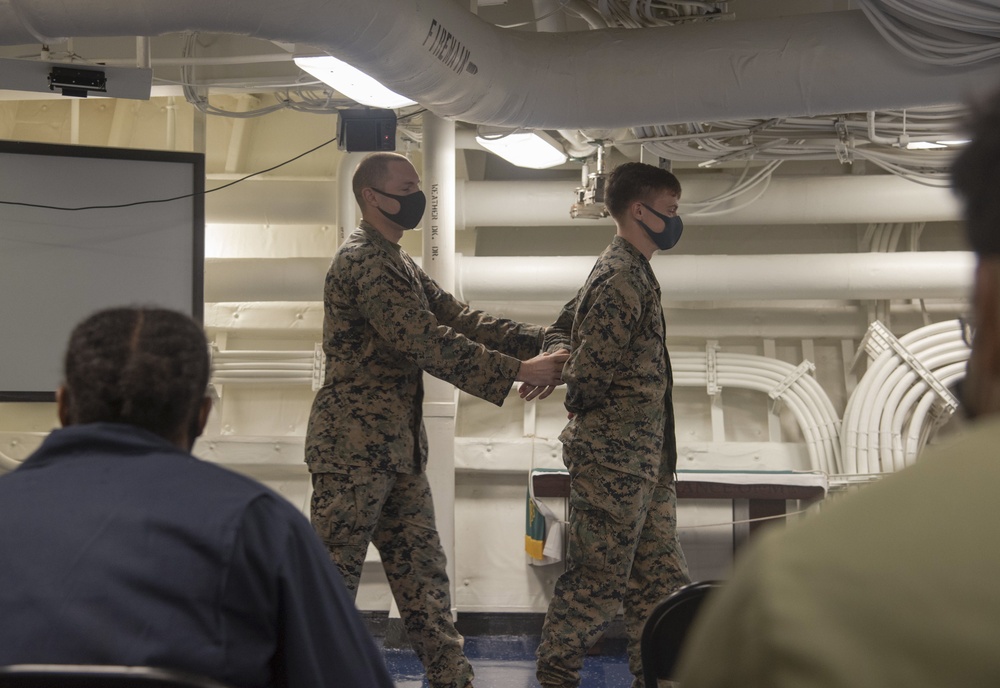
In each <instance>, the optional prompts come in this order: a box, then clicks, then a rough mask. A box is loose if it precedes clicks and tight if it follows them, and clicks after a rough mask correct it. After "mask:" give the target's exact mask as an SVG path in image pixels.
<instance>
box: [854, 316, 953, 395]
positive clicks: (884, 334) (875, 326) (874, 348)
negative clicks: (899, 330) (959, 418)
mask: <svg viewBox="0 0 1000 688" xmlns="http://www.w3.org/2000/svg"><path fill="white" fill-rule="evenodd" d="M864 348H865V349H866V350H867V351H868V353H869V355H871V356H872V357H873V358H877V357H878V356H879V355H881V354H882V353H883V352H884V351H888V350H889V349H892V350H893V351H895V352H896V355H897V356H899V357H900V358H901V359H902V360H903V361H905V362H906V364H907V365H909V366H910V368H912V369H913V372H915V373H916V374H917V375H918V376H919V377H920V379H921V380H923V381H924V382H925V383H926V384H927V386H928V387H930V388H931V389H933V390H934V391H935V392H936V393H937V395H938V396H939V397H941V401H943V402H944V408H945V410H946V413H948V414H949V415H950V414H952V413H954V412H955V411H957V410H958V400H957V399H956V398H955V395H953V394H952V393H951V392H949V391H948V388H947V387H946V386H945V385H944V384H943V383H942V382H941V381H940V380H939V379H938V378H937V377H936V376H935V375H934V373H932V372H931V371H930V370H928V369H927V366H925V365H924V364H923V363H921V362H920V360H919V359H918V358H917V357H916V356H914V355H913V354H911V353H910V351H909V349H907V348H906V347H905V346H903V344H902V343H901V342H900V341H899V340H898V339H896V336H895V335H894V334H893V333H892V332H890V331H889V328H887V327H886V326H885V325H883V324H882V323H881V322H879V321H878V320H876V321H875V322H873V323H872V324H871V326H870V327H869V328H868V333H867V334H866V335H865V342H864Z"/></svg>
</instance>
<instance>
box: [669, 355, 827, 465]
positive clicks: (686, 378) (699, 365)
mask: <svg viewBox="0 0 1000 688" xmlns="http://www.w3.org/2000/svg"><path fill="white" fill-rule="evenodd" d="M670 359H671V364H672V366H673V370H674V384H675V385H676V386H678V387H705V386H706V385H707V384H708V373H707V362H706V360H705V354H704V353H696V352H690V351H680V352H674V353H672V354H671V356H670ZM716 372H717V379H716V382H717V383H718V384H719V385H721V386H722V387H723V388H725V387H727V386H728V387H737V388H740V389H751V390H756V391H759V392H764V393H765V394H769V393H771V392H772V391H774V390H775V389H776V388H777V387H778V386H779V385H781V384H783V383H785V382H786V381H787V380H788V379H789V378H790V376H796V375H797V369H796V366H794V365H792V364H790V363H785V362H783V361H779V360H777V359H772V358H767V357H764V356H753V355H748V354H731V353H725V352H718V353H717V354H716ZM779 399H780V400H781V401H782V402H783V403H784V404H785V405H786V406H787V407H788V409H789V411H791V413H792V415H793V416H794V418H795V419H796V421H797V423H798V425H799V427H800V428H801V430H802V435H803V438H804V439H805V442H806V447H807V451H808V452H809V459H810V465H811V467H812V468H813V469H815V470H822V471H826V472H827V473H832V472H834V471H835V468H836V466H837V465H838V464H839V458H840V457H839V454H840V450H839V446H838V445H839V442H840V438H839V425H840V421H839V420H838V418H837V415H836V411H835V410H834V408H833V404H832V403H831V402H830V399H829V397H828V396H827V394H826V392H825V391H824V390H823V388H822V387H821V386H820V385H819V383H818V382H817V381H816V380H815V378H813V377H812V376H811V375H808V374H806V375H798V376H797V377H796V379H795V380H794V381H793V382H792V383H791V384H790V385H788V387H787V389H785V390H784V391H783V392H782V393H781V394H780V395H779Z"/></svg>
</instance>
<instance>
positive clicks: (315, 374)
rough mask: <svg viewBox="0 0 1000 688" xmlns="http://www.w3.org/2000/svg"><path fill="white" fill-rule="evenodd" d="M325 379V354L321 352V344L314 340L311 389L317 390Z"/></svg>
mask: <svg viewBox="0 0 1000 688" xmlns="http://www.w3.org/2000/svg"><path fill="white" fill-rule="evenodd" d="M324 380H326V354H324V353H323V344H322V343H320V342H316V346H314V347H313V367H312V391H314V392H318V391H319V388H320V387H322V386H323V381H324Z"/></svg>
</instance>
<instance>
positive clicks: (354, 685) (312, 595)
mask: <svg viewBox="0 0 1000 688" xmlns="http://www.w3.org/2000/svg"><path fill="white" fill-rule="evenodd" d="M279 499H280V498H277V497H270V496H265V497H262V498H259V499H257V500H256V501H255V502H254V504H253V505H252V506H251V507H250V508H248V509H247V512H246V514H245V516H244V521H243V524H242V528H241V532H240V537H239V538H238V541H237V553H236V556H235V557H234V572H233V574H232V577H233V578H234V579H235V581H233V584H232V585H231V597H233V598H234V599H233V602H234V603H235V604H238V605H240V607H239V608H240V609H241V610H242V612H243V613H244V614H249V613H251V612H250V611H248V610H252V609H253V608H254V605H258V606H264V605H265V603H266V602H269V603H270V607H271V610H270V613H271V617H272V620H273V626H272V633H273V636H272V638H273V643H272V644H273V647H272V652H270V653H268V652H266V650H265V648H262V647H260V646H258V647H256V648H255V647H253V646H252V644H251V645H250V646H249V647H248V646H247V644H245V643H242V642H238V643H237V642H234V648H233V650H232V652H234V653H235V652H247V653H250V652H254V651H257V652H259V653H260V654H259V655H258V656H262V657H265V658H266V657H270V667H271V675H272V677H273V682H271V685H274V686H280V687H282V688H312V687H315V688H320V687H321V686H338V687H342V688H370V687H375V688H392V687H393V682H392V677H391V676H390V675H389V671H388V669H386V667H385V663H384V662H383V660H382V656H381V653H380V652H379V649H378V647H377V646H376V645H375V642H374V640H373V639H372V637H371V635H370V634H369V633H368V630H367V629H366V628H365V626H364V623H363V621H362V620H361V617H360V615H359V614H358V612H357V608H356V607H355V605H354V601H353V600H352V599H351V597H350V596H349V595H348V593H347V589H346V587H345V586H344V582H343V580H342V579H341V577H340V573H339V572H338V571H337V570H336V568H334V566H333V564H332V563H331V562H330V559H329V556H328V555H327V553H326V551H325V550H324V549H323V546H322V544H321V543H320V541H319V539H318V538H317V536H316V533H315V532H314V531H313V529H312V527H311V526H310V525H309V523H308V521H306V519H305V517H303V516H302V515H301V514H299V513H298V512H297V511H295V510H294V508H293V507H291V506H290V505H287V504H284V503H279V501H278V500H279ZM254 572H256V575H255V574H254ZM247 574H249V575H247Z"/></svg>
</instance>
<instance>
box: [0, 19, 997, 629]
mask: <svg viewBox="0 0 1000 688" xmlns="http://www.w3.org/2000/svg"><path fill="white" fill-rule="evenodd" d="M240 5H241V7H240V16H235V15H234V13H233V9H232V7H231V3H222V2H218V0H183V1H179V2H172V3H156V2H152V0H115V2H113V3H111V2H108V1H107V0H81V1H79V2H75V3H69V4H67V3H63V2H57V1H56V0H0V140H6V141H29V142H39V143H55V144H71V145H76V144H79V145H85V146H99V147H105V146H106V147H114V148H134V149H153V150H176V151H194V152H203V153H204V155H205V169H206V176H207V179H206V188H207V189H208V190H209V193H208V194H207V195H206V197H205V222H206V226H205V274H204V290H205V310H204V319H205V326H206V329H207V332H208V334H209V338H210V340H211V342H212V346H213V355H214V369H215V372H214V377H213V390H214V394H215V395H216V397H217V399H216V406H215V410H214V411H213V414H212V416H211V419H210V422H209V428H208V430H207V432H206V434H205V436H203V437H202V438H201V439H200V440H199V442H198V445H197V446H196V453H197V454H199V455H200V456H202V457H204V458H207V459H209V460H212V461H217V462H220V463H222V464H224V465H227V466H230V467H232V468H234V469H236V470H239V471H242V472H245V473H247V474H249V475H252V476H254V477H257V478H258V479H260V480H263V481H265V482H266V483H268V484H269V485H271V486H272V487H274V488H275V489H277V490H278V491H280V492H281V493H282V494H284V495H286V496H287V497H288V498H289V499H290V500H292V501H293V502H294V503H295V504H297V505H299V506H300V507H302V508H303V509H304V510H307V507H308V497H309V491H310V483H309V480H308V474H307V471H306V468H305V465H304V463H303V451H304V450H303V446H304V436H305V431H306V422H307V419H308V415H309V408H310V404H311V402H312V399H313V395H314V393H315V381H316V379H317V378H318V376H319V374H320V372H319V370H318V369H319V367H320V362H319V361H320V359H321V356H319V355H317V345H318V342H320V340H321V329H322V319H323V306H322V294H323V281H324V275H325V272H326V269H327V267H328V266H329V262H330V258H331V256H332V255H333V253H334V252H335V251H336V249H337V246H338V245H339V243H340V242H341V241H342V239H343V237H344V234H345V232H350V231H351V230H352V229H353V226H354V225H355V223H356V221H357V219H358V217H357V214H356V206H355V203H354V200H353V197H352V196H351V194H350V186H349V182H350V179H349V177H350V174H351V171H352V169H353V165H354V164H356V163H357V161H358V160H359V159H360V158H361V157H362V155H363V153H359V152H356V151H355V152H346V151H344V150H340V149H339V147H338V145H337V141H336V139H337V137H338V123H339V121H340V117H338V113H339V112H340V111H341V110H343V109H349V108H350V109H356V108H359V107H361V106H360V105H359V104H358V103H357V102H356V101H354V100H352V99H351V98H349V97H347V96H345V95H344V94H342V93H340V92H338V91H336V90H334V89H333V88H332V87H331V86H328V85H327V84H325V83H324V82H322V81H319V80H318V79H317V78H316V77H314V76H311V75H310V74H308V73H306V72H304V71H303V70H302V69H300V68H299V67H298V66H297V64H296V63H295V62H294V61H293V58H294V57H296V56H301V55H318V54H330V55H333V56H335V57H340V58H342V59H344V60H345V61H348V62H350V63H351V64H353V65H354V66H355V67H357V68H359V69H361V70H362V71H364V72H366V73H368V74H369V75H371V76H373V77H375V78H376V79H378V80H379V81H381V82H382V83H383V84H384V85H386V86H388V87H389V88H391V89H392V90H393V91H395V92H397V93H398V94H401V95H402V96H405V97H406V98H408V99H410V102H414V104H412V105H403V106H400V107H397V108H394V113H395V117H396V123H395V126H396V129H395V143H396V150H397V151H398V152H401V153H404V154H406V155H409V156H411V158H412V159H413V161H414V163H415V165H416V167H417V169H418V170H422V176H423V184H424V188H425V189H426V190H427V191H428V196H429V197H430V199H431V208H430V209H429V211H428V217H426V218H425V221H424V224H423V226H422V227H423V229H422V231H416V232H408V233H407V234H406V235H405V236H404V238H403V241H402V245H403V248H404V249H405V250H406V251H407V252H408V253H410V254H411V255H413V256H415V257H418V259H420V260H422V264H423V265H424V267H425V269H428V271H429V272H431V274H432V275H433V276H434V277H435V278H436V279H438V280H439V281H441V282H442V283H443V284H445V285H447V286H449V287H451V288H452V291H453V292H454V293H455V294H456V295H458V296H459V297H460V298H462V299H463V300H465V301H467V302H469V303H470V304H471V305H472V306H474V307H477V308H482V309H485V310H487V311H490V312H492V313H495V314H500V315H505V316H508V317H514V318H518V319H522V320H527V321H530V322H534V323H538V324H548V323H549V322H551V321H552V320H553V319H554V317H555V316H556V314H557V313H558V310H559V307H560V306H561V305H562V304H563V303H564V302H565V301H567V300H568V299H569V298H571V297H572V296H573V295H574V293H575V292H576V290H577V289H578V288H579V287H580V286H581V285H582V284H583V282H584V280H585V278H586V276H587V274H588V271H589V269H590V266H591V265H592V264H593V261H594V259H595V258H596V256H597V255H598V254H599V253H600V252H601V251H602V250H603V248H604V247H605V246H606V245H607V244H608V242H609V240H610V237H611V236H612V234H613V233H614V225H613V223H612V222H611V220H610V218H608V217H607V216H606V215H605V214H604V213H602V209H603V204H602V203H600V193H601V184H602V182H603V179H604V176H605V175H606V173H607V172H608V171H610V170H611V169H612V168H613V167H614V166H615V165H617V164H619V163H621V162H624V161H638V160H641V161H644V162H650V163H652V164H657V165H663V166H669V167H670V169H672V171H673V172H674V173H675V174H676V175H677V176H678V178H679V179H680V181H681V184H682V185H683V194H682V198H681V206H680V214H681V216H682V217H683V220H684V225H685V230H684V235H683V238H682V239H681V241H680V243H679V244H678V245H677V247H676V248H674V249H672V250H671V251H669V252H666V253H661V254H658V255H656V256H655V257H654V258H653V260H652V265H653V268H654V272H655V273H656V276H657V278H658V280H659V282H660V285H661V287H662V291H663V299H664V310H665V316H666V322H667V344H668V347H669V350H670V354H671V360H672V361H673V365H674V369H675V371H676V379H675V385H676V389H675V395H674V403H675V406H676V416H677V430H678V445H679V456H680V459H679V466H678V468H679V469H680V471H681V473H680V476H681V480H684V476H685V475H686V474H688V473H687V472H691V473H690V474H688V475H697V474H700V473H699V472H701V473H705V472H713V471H715V472H721V474H723V475H726V476H744V479H745V476H747V475H750V476H753V474H755V473H756V474H759V473H760V472H762V471H770V472H772V473H770V474H769V475H771V476H772V477H773V476H775V475H777V476H786V477H789V478H797V477H800V476H810V477H811V479H815V480H817V481H818V482H819V483H820V484H822V485H823V486H824V488H826V489H827V490H828V491H829V493H828V494H829V496H828V498H831V499H832V498H836V497H837V495H838V494H842V493H845V492H849V491H850V490H853V489H863V485H864V484H865V483H868V482H871V481H874V480H878V479H879V478H880V477H881V476H884V475H885V474H887V473H891V472H894V471H897V470H900V469H903V468H904V467H905V466H907V465H910V464H911V463H913V462H914V461H916V460H918V456H919V454H920V451H921V450H922V449H923V448H924V447H925V446H926V445H927V444H928V443H932V442H936V441H940V439H941V438H942V437H943V436H944V435H945V434H947V433H949V432H957V431H960V425H961V420H960V418H959V416H960V414H958V413H956V410H957V408H958V403H957V401H956V398H955V395H954V388H955V385H956V383H958V382H959V381H960V380H961V378H962V377H963V375H964V364H965V360H966V359H967V357H968V347H967V345H966V344H965V342H964V340H963V335H962V329H961V326H960V324H959V318H960V317H961V316H962V315H963V314H964V313H965V311H966V309H967V307H968V300H967V293H968V290H969V287H970V284H971V277H972V267H973V257H972V255H971V253H970V252H969V251H968V248H967V246H966V244H965V242H964V237H963V232H962V226H961V222H960V210H959V205H958V202H957V200H956V199H955V198H954V197H953V195H952V192H951V190H950V188H949V177H948V170H949V165H950V161H951V160H952V159H953V156H954V155H955V153H956V151H957V150H960V148H961V146H962V144H963V140H962V139H963V120H964V116H965V113H966V110H967V103H968V102H969V99H970V98H972V97H974V96H975V95H976V94H977V93H978V92H981V90H982V89H984V88H985V87H988V86H991V85H993V84H994V83H996V82H997V77H1000V68H998V67H1000V41H998V36H1000V8H997V7H995V6H993V7H988V6H987V5H988V3H982V2H976V1H974V0H728V1H724V2H723V1H714V0H701V1H694V0H683V1H681V0H677V1H674V0H639V1H636V0H631V1H627V0H507V1H498V0H480V1H479V2H478V3H477V2H475V0H473V1H472V3H471V5H470V4H468V3H466V4H459V3H456V2H453V1H452V0H395V1H394V2H387V1H386V0H340V1H338V2H337V3H326V2H322V1H321V0H305V1H303V2H298V3H295V4H294V8H293V7H291V6H289V7H288V8H286V7H284V6H283V5H282V3H274V2H270V1H265V0H253V1H249V0H248V1H246V2H241V3H240ZM289 5H291V4H289ZM137 37H139V38H137ZM42 61H49V62H53V63H69V62H72V63H75V64H77V65H79V66H89V67H94V66H105V67H107V68H109V69H110V68H114V69H124V70H133V69H150V70H151V72H152V77H151V78H152V80H151V91H150V93H149V96H148V97H143V98H135V97H117V98H114V97H93V96H94V95H95V94H91V96H92V97H87V98H74V97H64V96H62V95H60V94H58V93H56V92H50V91H48V90H47V88H39V89H33V90H18V89H14V88H12V87H11V85H10V83H11V82H10V81H8V79H11V78H13V76H14V72H15V71H17V69H19V67H20V66H23V65H25V64H26V63H31V65H37V63H38V62H42ZM5 73H6V74H5ZM46 86H47V85H46ZM533 132H537V133H540V134H542V135H543V136H542V138H545V139H547V140H549V141H550V142H553V143H554V144H555V147H556V148H557V150H558V152H559V154H560V155H561V158H560V160H562V162H559V163H557V164H555V165H554V166H552V167H548V168H546V169H531V168H526V167H522V166H518V165H515V164H513V163H511V162H508V161H507V160H505V159H503V158H501V157H500V156H499V155H497V154H495V153H493V152H490V151H488V150H486V148H484V142H486V143H489V142H491V141H496V140H501V139H504V138H507V137H510V136H514V135H515V134H522V133H525V134H527V133H533ZM304 153H305V154H304ZM302 154H304V155H302ZM283 163H286V164H283ZM0 172H2V171H0ZM257 173H259V174H257ZM251 175H252V176H251ZM234 181H235V182H237V183H235V184H232V185H230V186H228V187H227V188H225V189H222V190H219V191H218V192H212V191H211V190H212V189H213V188H215V187H221V186H223V185H227V184H229V183H230V182H234ZM153 191H154V192H155V190H153ZM0 200H9V199H5V198H4V190H3V188H0ZM431 213H434V216H433V217H431ZM431 223H434V224H435V228H436V230H437V229H440V231H434V232H433V233H432V232H429V231H428V227H429V225H430V224H431ZM438 225H440V227H438ZM429 257H430V258H431V260H429V259H428V258H429ZM439 259H440V261H439ZM438 262H440V264H438ZM431 263H434V265H430V264H431ZM2 279H3V276H2V275H0V280H2ZM4 288H5V289H9V288H11V286H10V285H6V286H5V287H4ZM122 298H123V300H126V301H127V299H128V295H127V294H123V295H122ZM427 398H428V401H429V404H430V405H431V406H432V407H433V408H432V410H431V411H428V412H426V413H425V415H426V416H427V421H428V431H429V434H430V435H431V446H432V459H431V469H430V470H431V471H432V481H434V490H435V499H436V501H437V503H438V512H439V515H438V519H439V526H440V528H441V532H442V535H443V541H444V544H445V547H446V549H448V551H449V553H450V555H451V556H450V557H449V562H450V563H449V566H450V573H451V576H452V580H453V583H454V585H455V588H456V590H455V595H454V600H455V605H456V608H457V610H458V612H459V613H463V612H469V613H472V612H484V613H492V612H530V613H540V612H544V610H545V608H546V605H547V601H548V598H549V597H550V595H551V592H552V587H553V585H554V582H555V579H556V577H557V576H558V574H559V572H560V571H561V566H562V565H561V564H552V565H549V566H528V565H527V564H526V556H525V553H524V510H525V492H526V486H527V482H528V474H529V471H531V470H532V469H533V468H560V467H561V466H562V464H561V454H560V445H559V441H558V439H557V438H558V436H559V433H560V431H561V429H562V427H563V424H564V423H565V420H566V413H565V410H564V409H563V407H562V401H563V400H564V398H565V391H564V390H561V389H560V390H557V391H556V392H555V393H554V394H553V395H552V396H551V397H549V398H548V399H545V400H542V401H538V402H533V403H524V402H523V401H521V400H520V399H519V398H518V396H517V394H516V391H512V392H511V395H510V397H509V398H508V399H507V401H506V402H505V403H504V405H503V406H502V407H501V408H497V407H495V406H493V405H491V404H489V403H487V402H484V401H481V400H479V399H477V398H475V397H472V396H470V395H467V394H465V393H457V392H455V391H454V389H453V388H451V387H449V386H440V387H437V386H435V385H433V384H429V386H428V397H427ZM54 424H55V412H54V405H52V404H48V403H4V404H2V405H0V471H3V470H9V469H11V468H13V467H15V466H16V465H18V463H19V462H20V461H22V460H23V459H24V457H25V456H27V455H28V454H29V453H30V452H31V451H32V450H33V449H34V448H35V447H37V446H38V444H39V443H40V442H41V439H42V437H43V436H44V434H45V433H47V432H48V431H49V429H50V428H51V427H52V426H53V425H54ZM751 479H752V477H751ZM780 479H784V478H780ZM546 501H550V502H551V506H552V508H553V509H555V510H556V511H557V512H558V513H564V512H563V509H564V508H565V505H564V503H563V501H562V500H561V499H559V498H546ZM809 508H822V505H821V504H820V505H818V506H809V505H807V504H805V503H804V502H803V503H799V502H794V503H793V502H789V504H788V511H789V512H790V513H799V512H802V511H805V510H807V509H809ZM741 520H745V519H741V517H740V514H739V513H737V510H735V509H734V506H733V503H730V502H727V501H725V500H718V499H697V498H690V499H682V501H681V506H680V509H679V527H680V529H681V533H682V536H681V537H682V543H683V545H684V548H685V551H686V553H687V556H688V560H689V562H690V564H691V568H692V576H693V577H694V578H722V577H725V576H726V575H728V572H729V569H730V567H731V565H732V561H733V549H734V543H736V542H737V541H738V540H739V538H740V528H739V523H737V524H736V525H734V522H739V521H741ZM369 559H370V560H371V562H372V564H373V565H370V566H366V569H365V574H364V577H363V579H362V585H361V588H360V592H359V597H358V603H359V606H360V607H361V608H362V609H366V610H388V609H390V607H391V595H390V593H389V590H388V586H387V584H386V583H385V578H384V575H382V574H381V573H380V571H379V568H378V566H377V565H375V562H377V554H376V553H375V552H372V553H371V554H370V556H369Z"/></svg>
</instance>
